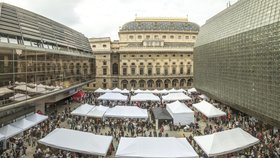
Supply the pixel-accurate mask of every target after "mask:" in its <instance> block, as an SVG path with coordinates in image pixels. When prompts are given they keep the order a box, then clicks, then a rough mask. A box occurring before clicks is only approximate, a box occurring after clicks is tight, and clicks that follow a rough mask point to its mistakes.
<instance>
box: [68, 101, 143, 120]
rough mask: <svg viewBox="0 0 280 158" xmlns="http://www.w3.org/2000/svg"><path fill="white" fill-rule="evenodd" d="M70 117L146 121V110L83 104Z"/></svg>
mask: <svg viewBox="0 0 280 158" xmlns="http://www.w3.org/2000/svg"><path fill="white" fill-rule="evenodd" d="M71 114H72V115H78V116H87V117H95V118H112V117H113V118H139V119H148V112H147V109H141V108H139V107H137V106H115V107H113V108H109V107H105V106H102V105H99V106H93V105H89V104H83V105H81V106H79V107H78V108H76V109H75V110H74V111H72V112H71Z"/></svg>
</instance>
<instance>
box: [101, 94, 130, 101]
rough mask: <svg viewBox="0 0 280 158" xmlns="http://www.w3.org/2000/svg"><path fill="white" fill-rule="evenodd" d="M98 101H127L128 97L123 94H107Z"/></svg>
mask: <svg viewBox="0 0 280 158" xmlns="http://www.w3.org/2000/svg"><path fill="white" fill-rule="evenodd" d="M98 100H119V101H127V96H125V95H122V94H121V93H105V94H103V95H101V96H100V97H98Z"/></svg>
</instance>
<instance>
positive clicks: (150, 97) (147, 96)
mask: <svg viewBox="0 0 280 158" xmlns="http://www.w3.org/2000/svg"><path fill="white" fill-rule="evenodd" d="M131 101H160V98H159V97H158V96H156V95H154V94H152V93H138V94H136V95H134V96H131Z"/></svg>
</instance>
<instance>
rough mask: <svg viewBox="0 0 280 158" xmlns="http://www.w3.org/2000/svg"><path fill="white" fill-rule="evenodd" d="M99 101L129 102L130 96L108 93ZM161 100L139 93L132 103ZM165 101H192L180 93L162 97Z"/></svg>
mask: <svg viewBox="0 0 280 158" xmlns="http://www.w3.org/2000/svg"><path fill="white" fill-rule="evenodd" d="M97 99H98V100H109V101H128V99H129V98H128V96H126V95H123V94H121V93H112V92H107V93H105V94H102V95H101V96H99V97H98V98H97ZM160 100H161V99H160V98H159V97H158V96H156V95H154V94H153V93H138V94H136V95H133V96H131V101H132V102H136V101H138V102H142V101H144V102H146V101H155V102H159V101H160ZM162 100H163V101H167V102H169V101H176V100H180V101H186V100H192V98H190V97H189V96H188V95H186V94H184V93H182V92H178V93H168V94H167V95H163V96H162Z"/></svg>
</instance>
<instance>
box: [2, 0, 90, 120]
mask: <svg viewBox="0 0 280 158" xmlns="http://www.w3.org/2000/svg"><path fill="white" fill-rule="evenodd" d="M94 77H95V61H94V58H93V55H92V51H91V48H90V45H89V41H88V39H87V38H86V37H85V36H84V35H83V34H81V33H79V32H77V31H75V30H73V29H71V28H69V27H67V26H64V25H62V24H59V23H57V22H55V21H52V20H50V19H48V18H46V17H43V16H41V15H38V14H36V13H32V12H30V11H27V10H24V9H21V8H18V7H16V6H12V5H9V4H6V3H0V112H2V111H3V110H2V107H3V106H6V105H10V104H13V103H18V102H20V101H23V100H26V99H30V98H35V97H37V96H42V95H44V94H47V93H52V92H55V91H57V90H63V89H66V88H71V87H72V86H74V85H77V84H80V83H81V85H82V84H83V83H87V81H91V80H93V79H94ZM32 106H33V108H34V106H36V105H32ZM10 107H12V106H10ZM11 111H12V109H11ZM4 114H5V115H8V114H9V112H5V113H4ZM4 114H2V113H0V119H3V118H2V115H4Z"/></svg>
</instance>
